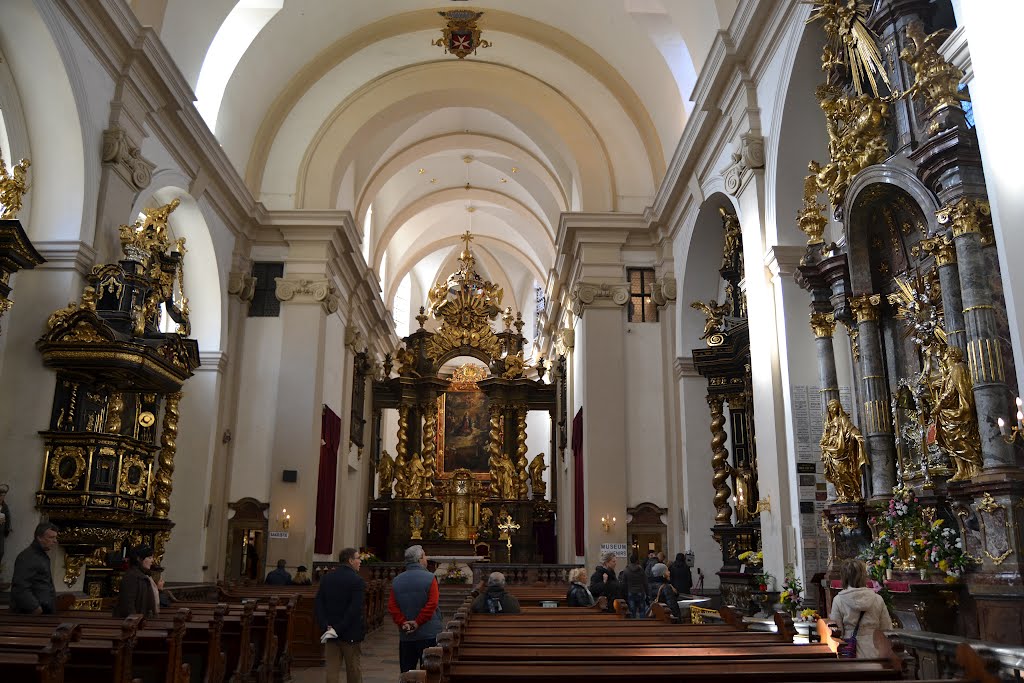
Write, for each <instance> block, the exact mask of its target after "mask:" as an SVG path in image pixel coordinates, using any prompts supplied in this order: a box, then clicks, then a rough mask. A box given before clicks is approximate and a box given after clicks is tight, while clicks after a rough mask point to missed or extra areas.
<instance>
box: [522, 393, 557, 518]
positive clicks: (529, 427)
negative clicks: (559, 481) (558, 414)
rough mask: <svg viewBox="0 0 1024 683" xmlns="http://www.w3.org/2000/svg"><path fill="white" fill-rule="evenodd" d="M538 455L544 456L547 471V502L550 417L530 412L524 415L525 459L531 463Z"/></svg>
mask: <svg viewBox="0 0 1024 683" xmlns="http://www.w3.org/2000/svg"><path fill="white" fill-rule="evenodd" d="M538 453H543V454H544V462H545V464H547V466H548V469H546V470H544V481H545V482H547V485H548V486H547V495H546V496H545V497H546V498H547V499H548V500H551V455H552V453H551V416H550V414H549V413H547V412H546V411H540V410H531V411H530V412H528V413H527V414H526V459H527V460H529V461H530V462H533V459H534V458H535V457H536V456H537V454H538Z"/></svg>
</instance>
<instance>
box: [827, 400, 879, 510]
mask: <svg viewBox="0 0 1024 683" xmlns="http://www.w3.org/2000/svg"><path fill="white" fill-rule="evenodd" d="M821 462H822V464H823V465H824V466H825V472H824V474H825V479H827V480H828V481H829V482H831V483H832V485H833V486H835V487H836V502H837V503H853V502H857V501H860V500H863V496H862V495H861V488H860V468H862V467H864V465H866V464H868V456H867V449H866V448H865V447H864V436H863V435H862V434H861V433H860V430H859V429H857V428H856V427H855V426H854V424H853V423H852V422H851V421H850V416H849V415H847V414H846V411H845V410H843V406H842V404H841V403H840V402H839V401H838V400H837V399H832V400H831V401H829V402H828V408H827V414H826V416H825V424H824V430H823V431H822V435H821Z"/></svg>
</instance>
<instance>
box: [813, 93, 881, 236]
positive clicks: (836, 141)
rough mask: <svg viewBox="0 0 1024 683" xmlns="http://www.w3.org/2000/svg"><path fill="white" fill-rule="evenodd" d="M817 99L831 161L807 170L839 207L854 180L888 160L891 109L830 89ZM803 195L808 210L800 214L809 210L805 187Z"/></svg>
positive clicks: (865, 97) (871, 99) (875, 100)
mask: <svg viewBox="0 0 1024 683" xmlns="http://www.w3.org/2000/svg"><path fill="white" fill-rule="evenodd" d="M815 97H816V98H817V99H818V105H819V106H820V107H821V111H822V112H823V113H824V114H825V128H826V130H827V131H828V137H829V143H828V152H829V157H830V158H831V159H832V160H831V162H830V163H828V164H826V165H825V166H821V165H820V164H819V163H818V162H816V161H812V162H811V163H810V164H808V170H810V172H811V174H812V175H814V176H815V178H816V182H817V185H818V188H819V189H820V190H821V191H823V192H827V193H828V198H829V200H830V201H831V202H832V205H833V206H836V207H838V206H841V205H842V203H843V200H844V198H845V197H846V189H847V188H848V187H849V185H850V181H851V180H852V179H853V177H854V176H855V175H857V174H858V173H860V171H862V170H863V169H865V168H867V167H868V166H871V165H872V164H878V163H881V162H883V161H885V159H886V158H887V157H888V156H889V144H888V142H887V140H886V135H885V121H886V118H887V117H888V116H889V105H888V104H887V103H886V102H885V100H882V99H879V98H877V97H871V96H870V95H859V96H857V97H849V96H847V95H845V94H844V93H843V92H842V91H841V90H840V89H838V88H836V87H834V86H829V85H822V86H819V87H818V88H817V90H816V91H815ZM804 195H805V208H804V210H802V211H801V214H804V213H805V212H806V210H807V209H808V208H810V202H809V201H808V199H807V195H808V190H807V187H806V186H805V189H804ZM802 229H803V228H802ZM805 232H806V230H805Z"/></svg>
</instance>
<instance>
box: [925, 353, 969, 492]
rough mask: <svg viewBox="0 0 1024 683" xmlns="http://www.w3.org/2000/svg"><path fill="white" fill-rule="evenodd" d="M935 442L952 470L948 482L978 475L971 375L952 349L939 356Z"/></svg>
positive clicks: (962, 356) (934, 414) (934, 415)
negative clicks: (948, 460)
mask: <svg viewBox="0 0 1024 683" xmlns="http://www.w3.org/2000/svg"><path fill="white" fill-rule="evenodd" d="M932 417H934V418H935V441H936V443H938V445H939V448H940V449H941V450H942V451H943V452H945V453H946V454H947V455H949V458H950V460H952V462H953V464H954V465H955V466H956V473H955V474H954V475H953V476H952V477H950V479H949V480H950V481H963V480H964V479H970V478H972V477H973V476H974V475H976V474H978V472H980V471H981V437H980V436H979V434H978V420H977V416H976V415H975V408H974V390H973V388H972V384H971V375H970V372H969V371H968V369H967V364H966V363H965V362H964V355H963V352H962V351H961V350H960V349H959V348H957V347H956V346H948V347H946V350H945V352H943V354H942V382H941V384H940V385H939V396H938V401H937V403H936V405H935V408H934V409H932Z"/></svg>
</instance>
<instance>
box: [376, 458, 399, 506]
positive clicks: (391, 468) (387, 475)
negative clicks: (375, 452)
mask: <svg viewBox="0 0 1024 683" xmlns="http://www.w3.org/2000/svg"><path fill="white" fill-rule="evenodd" d="M394 480H395V459H394V458H392V457H391V455H390V454H389V453H388V452H387V451H384V452H383V453H381V454H380V462H379V463H377V481H378V488H379V490H380V496H381V497H382V498H390V497H391V484H392V482H394Z"/></svg>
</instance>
